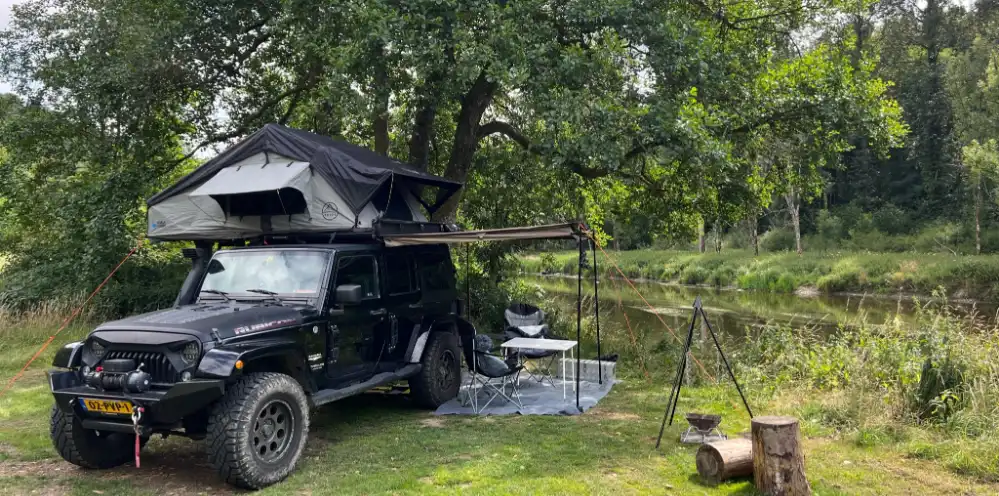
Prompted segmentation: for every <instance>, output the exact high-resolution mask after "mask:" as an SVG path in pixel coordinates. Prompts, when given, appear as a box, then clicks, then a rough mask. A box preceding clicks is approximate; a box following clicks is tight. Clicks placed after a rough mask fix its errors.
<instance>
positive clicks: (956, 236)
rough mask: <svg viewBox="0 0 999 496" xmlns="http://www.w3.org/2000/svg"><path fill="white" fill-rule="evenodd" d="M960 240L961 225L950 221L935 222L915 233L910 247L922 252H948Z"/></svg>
mask: <svg viewBox="0 0 999 496" xmlns="http://www.w3.org/2000/svg"><path fill="white" fill-rule="evenodd" d="M960 241H961V227H960V226H958V225H957V224H952V223H936V224H931V225H929V226H927V227H924V228H923V229H922V230H920V231H919V233H917V234H916V236H915V239H913V241H912V247H913V249H915V250H916V251H919V252H923V253H939V252H944V253H948V252H950V250H953V249H955V248H956V247H957V245H958V243H960Z"/></svg>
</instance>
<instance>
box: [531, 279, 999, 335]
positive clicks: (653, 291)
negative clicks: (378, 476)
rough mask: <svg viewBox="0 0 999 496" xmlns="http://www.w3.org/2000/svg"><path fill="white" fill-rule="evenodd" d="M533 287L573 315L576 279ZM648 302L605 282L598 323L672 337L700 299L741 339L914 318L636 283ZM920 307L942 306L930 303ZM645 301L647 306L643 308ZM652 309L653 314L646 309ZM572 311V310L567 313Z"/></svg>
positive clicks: (820, 302) (854, 298) (983, 308)
mask: <svg viewBox="0 0 999 496" xmlns="http://www.w3.org/2000/svg"><path fill="white" fill-rule="evenodd" d="M523 280H525V281H526V282H529V283H531V284H537V285H538V286H540V287H541V288H543V289H544V290H545V291H547V292H548V293H549V294H551V295H553V296H554V298H555V301H556V302H557V303H558V304H559V306H560V307H562V311H572V312H574V311H575V298H576V280H575V279H573V278H564V277H524V278H523ZM588 282H589V284H586V285H584V289H583V294H584V297H585V298H586V309H585V310H584V311H585V312H587V314H589V313H592V306H591V305H592V292H593V286H592V281H588ZM635 286H636V287H637V288H638V290H639V291H640V292H641V294H642V296H643V297H644V298H645V300H646V301H643V300H642V298H641V297H640V296H638V295H637V294H636V293H635V291H634V290H633V289H632V288H631V287H630V286H628V283H627V282H625V281H623V280H617V279H605V280H602V281H601V283H600V317H601V319H600V320H601V324H602V325H608V326H611V327H622V328H626V327H628V326H629V325H630V327H631V328H632V329H639V330H640V331H641V333H642V334H647V333H656V332H657V333H665V332H668V331H665V330H663V326H662V323H660V322H659V318H662V320H663V321H665V322H666V323H667V324H668V325H669V326H670V327H671V328H673V329H674V330H675V331H676V332H678V333H679V332H680V331H679V330H678V328H682V329H684V330H685V329H686V326H687V325H689V322H690V315H691V304H692V303H693V301H694V299H695V298H696V297H697V296H698V295H700V296H701V299H702V301H703V303H704V309H705V311H706V312H707V314H708V316H709V318H710V319H711V323H712V325H713V326H714V327H715V330H716V331H718V332H720V333H723V334H726V335H728V336H730V337H734V336H742V335H744V334H745V333H746V331H747V329H752V328H758V327H761V326H763V325H765V324H780V325H788V326H791V327H801V326H806V325H808V326H814V327H817V328H819V329H822V330H825V331H827V332H833V331H835V330H836V329H837V328H839V327H840V326H851V325H857V324H859V323H862V322H867V323H870V324H884V323H886V322H889V321H892V320H895V319H899V320H901V321H903V322H904V321H907V320H909V319H910V318H911V317H912V314H913V312H914V311H915V308H916V305H917V302H916V301H915V299H914V298H912V297H903V296H897V297H885V296H876V295H817V296H814V297H801V296H796V295H790V294H778V293H768V292H756V291H729V290H718V289H714V288H702V287H684V286H676V285H664V284H657V283H635ZM920 301H921V302H922V304H923V305H940V304H941V302H938V301H937V302H934V301H930V300H928V299H922V300H920ZM646 302H647V303H648V304H646ZM950 305H951V307H952V308H953V309H954V310H955V311H956V312H958V313H961V314H966V315H972V314H973V315H976V318H978V319H980V320H981V321H982V322H983V323H992V322H994V321H995V316H996V305H995V304H982V303H975V302H957V303H954V302H952V303H951V304H950ZM649 306H651V307H652V309H650V308H649ZM570 307H571V308H570Z"/></svg>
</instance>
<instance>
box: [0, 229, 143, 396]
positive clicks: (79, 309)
mask: <svg viewBox="0 0 999 496" xmlns="http://www.w3.org/2000/svg"><path fill="white" fill-rule="evenodd" d="M140 247H142V238H139V242H138V243H137V244H136V245H135V247H134V248H132V251H130V252H128V255H125V258H123V259H121V262H118V265H117V266H115V268H114V270H112V271H111V273H110V274H108V276H107V277H105V278H104V280H103V281H101V283H100V284H99V285H98V286H97V288H96V289H94V291H93V292H92V293H90V296H88V297H87V299H86V301H84V302H83V304H82V305H80V306H79V307H77V308H76V310H73V313H72V314H71V315H70V316H69V317H66V320H64V321H63V322H62V325H61V326H59V329H57V330H56V332H55V334H53V335H51V336H49V339H48V341H45V344H43V345H42V347H41V348H39V349H38V351H36V352H35V355H34V356H32V357H31V359H30V360H28V363H26V364H24V367H23V368H21V371H20V372H18V373H17V374H16V375H14V377H13V378H11V380H10V381H9V382H7V385H6V386H4V388H3V390H2V391H0V397H2V396H3V395H4V394H6V393H7V391H9V390H10V388H12V387H14V383H15V382H17V380H18V379H20V378H21V376H23V375H24V373H25V372H26V371H27V370H28V367H30V366H31V363H32V362H34V361H35V359H36V358H38V357H39V355H41V354H42V352H44V351H45V349H46V348H48V347H49V345H50V344H52V341H55V338H56V336H58V335H59V333H61V332H62V331H64V330H66V327H68V326H69V323H70V322H72V321H73V319H75V318H76V317H77V316H78V315H80V312H82V311H83V307H85V306H87V303H90V300H92V299H93V298H94V295H96V294H97V292H98V291H100V290H101V288H103V287H104V285H105V284H107V283H108V281H110V280H111V277H112V276H114V274H115V273H116V272H118V269H120V268H121V266H122V265H125V262H126V261H127V260H128V259H129V258H131V257H132V255H134V254H135V252H136V251H138V250H139V248H140Z"/></svg>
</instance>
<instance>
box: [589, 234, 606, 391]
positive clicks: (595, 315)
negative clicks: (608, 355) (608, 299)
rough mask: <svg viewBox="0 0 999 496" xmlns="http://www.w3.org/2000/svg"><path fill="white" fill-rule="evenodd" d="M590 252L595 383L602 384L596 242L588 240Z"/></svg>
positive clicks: (602, 368) (602, 367) (602, 366)
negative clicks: (594, 341) (595, 359)
mask: <svg viewBox="0 0 999 496" xmlns="http://www.w3.org/2000/svg"><path fill="white" fill-rule="evenodd" d="M590 252H591V253H593V318H594V319H596V321H597V383H598V384H601V385H602V384H603V383H604V372H603V370H604V364H603V359H602V358H601V355H600V293H599V292H598V290H597V285H598V284H599V281H598V277H599V274H600V271H598V270H597V242H596V240H590Z"/></svg>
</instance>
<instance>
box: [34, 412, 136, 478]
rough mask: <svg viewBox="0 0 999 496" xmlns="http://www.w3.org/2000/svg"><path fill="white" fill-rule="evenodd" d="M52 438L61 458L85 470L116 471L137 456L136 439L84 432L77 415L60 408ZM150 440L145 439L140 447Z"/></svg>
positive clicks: (54, 417)
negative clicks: (115, 469)
mask: <svg viewBox="0 0 999 496" xmlns="http://www.w3.org/2000/svg"><path fill="white" fill-rule="evenodd" d="M49 435H50V436H51V438H52V444H53V445H54V446H55V449H56V451H58V452H59V456H61V457H62V458H63V459H64V460H66V461H67V462H69V463H72V464H73V465H77V466H80V467H83V468H91V469H95V468H96V469H105V468H114V467H117V466H119V465H124V464H126V463H128V462H129V461H130V460H132V459H133V457H134V456H135V436H134V435H129V434H124V433H121V432H98V431H95V430H93V429H84V428H83V424H82V423H81V422H80V419H79V418H77V417H76V415H73V414H72V413H66V412H64V411H63V410H62V409H61V408H59V407H58V406H57V405H52V415H51V418H50V421H49ZM147 440H148V438H143V439H142V440H141V445H140V447H141V446H142V445H145V444H146V441H147Z"/></svg>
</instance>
